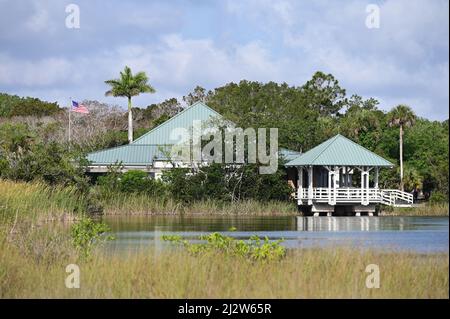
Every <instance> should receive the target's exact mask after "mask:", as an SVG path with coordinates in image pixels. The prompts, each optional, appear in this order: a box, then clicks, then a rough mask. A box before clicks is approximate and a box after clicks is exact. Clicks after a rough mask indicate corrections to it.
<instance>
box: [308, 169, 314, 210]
mask: <svg viewBox="0 0 450 319" xmlns="http://www.w3.org/2000/svg"><path fill="white" fill-rule="evenodd" d="M312 200H313V166H311V165H310V166H309V167H308V205H312Z"/></svg>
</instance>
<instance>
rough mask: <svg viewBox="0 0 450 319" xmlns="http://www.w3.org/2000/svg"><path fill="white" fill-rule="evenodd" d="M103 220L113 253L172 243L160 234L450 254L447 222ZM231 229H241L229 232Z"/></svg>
mask: <svg viewBox="0 0 450 319" xmlns="http://www.w3.org/2000/svg"><path fill="white" fill-rule="evenodd" d="M104 221H105V222H106V223H107V224H108V225H109V226H110V227H111V229H112V233H113V234H114V236H115V237H116V239H115V240H114V241H111V242H108V243H107V244H106V247H105V248H106V249H107V251H109V252H121V251H137V250H139V249H143V248H144V249H145V248H149V247H155V248H156V249H166V248H167V247H170V243H167V242H163V241H162V240H161V236H162V235H169V234H170V235H181V236H182V237H183V238H185V239H189V240H196V239H198V236H200V235H202V234H208V233H211V232H220V233H222V234H226V235H228V236H233V237H235V238H240V239H247V238H249V237H250V236H252V235H255V234H256V235H258V236H260V237H264V236H267V237H268V238H269V239H270V240H277V239H284V242H283V245H284V246H286V247H287V248H311V247H327V246H328V247H329V246H331V247H335V246H339V245H346V246H348V245H352V246H355V247H361V248H377V249H382V250H386V251H391V250H401V251H413V252H419V253H431V252H447V253H448V251H449V235H448V233H449V219H448V217H388V216H383V217H293V216H281V217H273V216H267V217H263V216H248V217H247V216H238V217H223V216H214V217H210V216H207V217H205V216H203V217H183V216H125V217H124V216H121V217H105V218H104ZM230 227H235V228H236V229H237V230H236V231H234V232H231V231H229V229H230Z"/></svg>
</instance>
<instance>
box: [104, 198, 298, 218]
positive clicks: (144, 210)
mask: <svg viewBox="0 0 450 319" xmlns="http://www.w3.org/2000/svg"><path fill="white" fill-rule="evenodd" d="M102 205H103V207H104V210H103V212H104V214H105V215H161V214H166V215H174V214H190V215H296V214H298V211H297V208H296V206H295V205H294V204H293V203H289V202H275V201H272V202H258V201H252V200H246V201H240V202H233V203H226V202H219V201H198V202H194V203H191V204H184V203H177V202H175V201H173V200H170V199H159V198H154V197H150V196H148V195H140V194H121V195H120V196H115V197H112V198H110V199H108V200H105V201H103V202H102Z"/></svg>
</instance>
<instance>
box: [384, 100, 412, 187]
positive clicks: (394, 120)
mask: <svg viewBox="0 0 450 319" xmlns="http://www.w3.org/2000/svg"><path fill="white" fill-rule="evenodd" d="M415 122H416V115H415V114H414V112H413V110H412V109H411V108H410V107H409V106H407V105H397V106H396V107H395V108H393V109H392V110H391V111H390V112H389V114H388V123H389V126H391V127H393V126H394V127H399V128H400V138H399V140H400V189H401V190H402V191H403V190H404V185H403V133H404V128H405V127H410V126H413V125H414V123H415Z"/></svg>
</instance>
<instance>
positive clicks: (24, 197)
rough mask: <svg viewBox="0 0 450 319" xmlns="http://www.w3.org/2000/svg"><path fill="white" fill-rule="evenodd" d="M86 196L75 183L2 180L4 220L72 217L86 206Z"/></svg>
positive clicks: (0, 204) (0, 214) (0, 210)
mask: <svg viewBox="0 0 450 319" xmlns="http://www.w3.org/2000/svg"><path fill="white" fill-rule="evenodd" d="M84 200H85V198H84V197H83V196H82V195H79V194H78V193H77V191H76V190H75V188H72V187H50V186H48V185H46V184H44V183H40V182H34V183H25V182H13V181H8V180H0V218H1V221H4V220H13V219H19V220H21V219H31V220H65V219H72V218H73V217H74V213H75V212H76V211H80V210H83V206H84Z"/></svg>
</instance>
